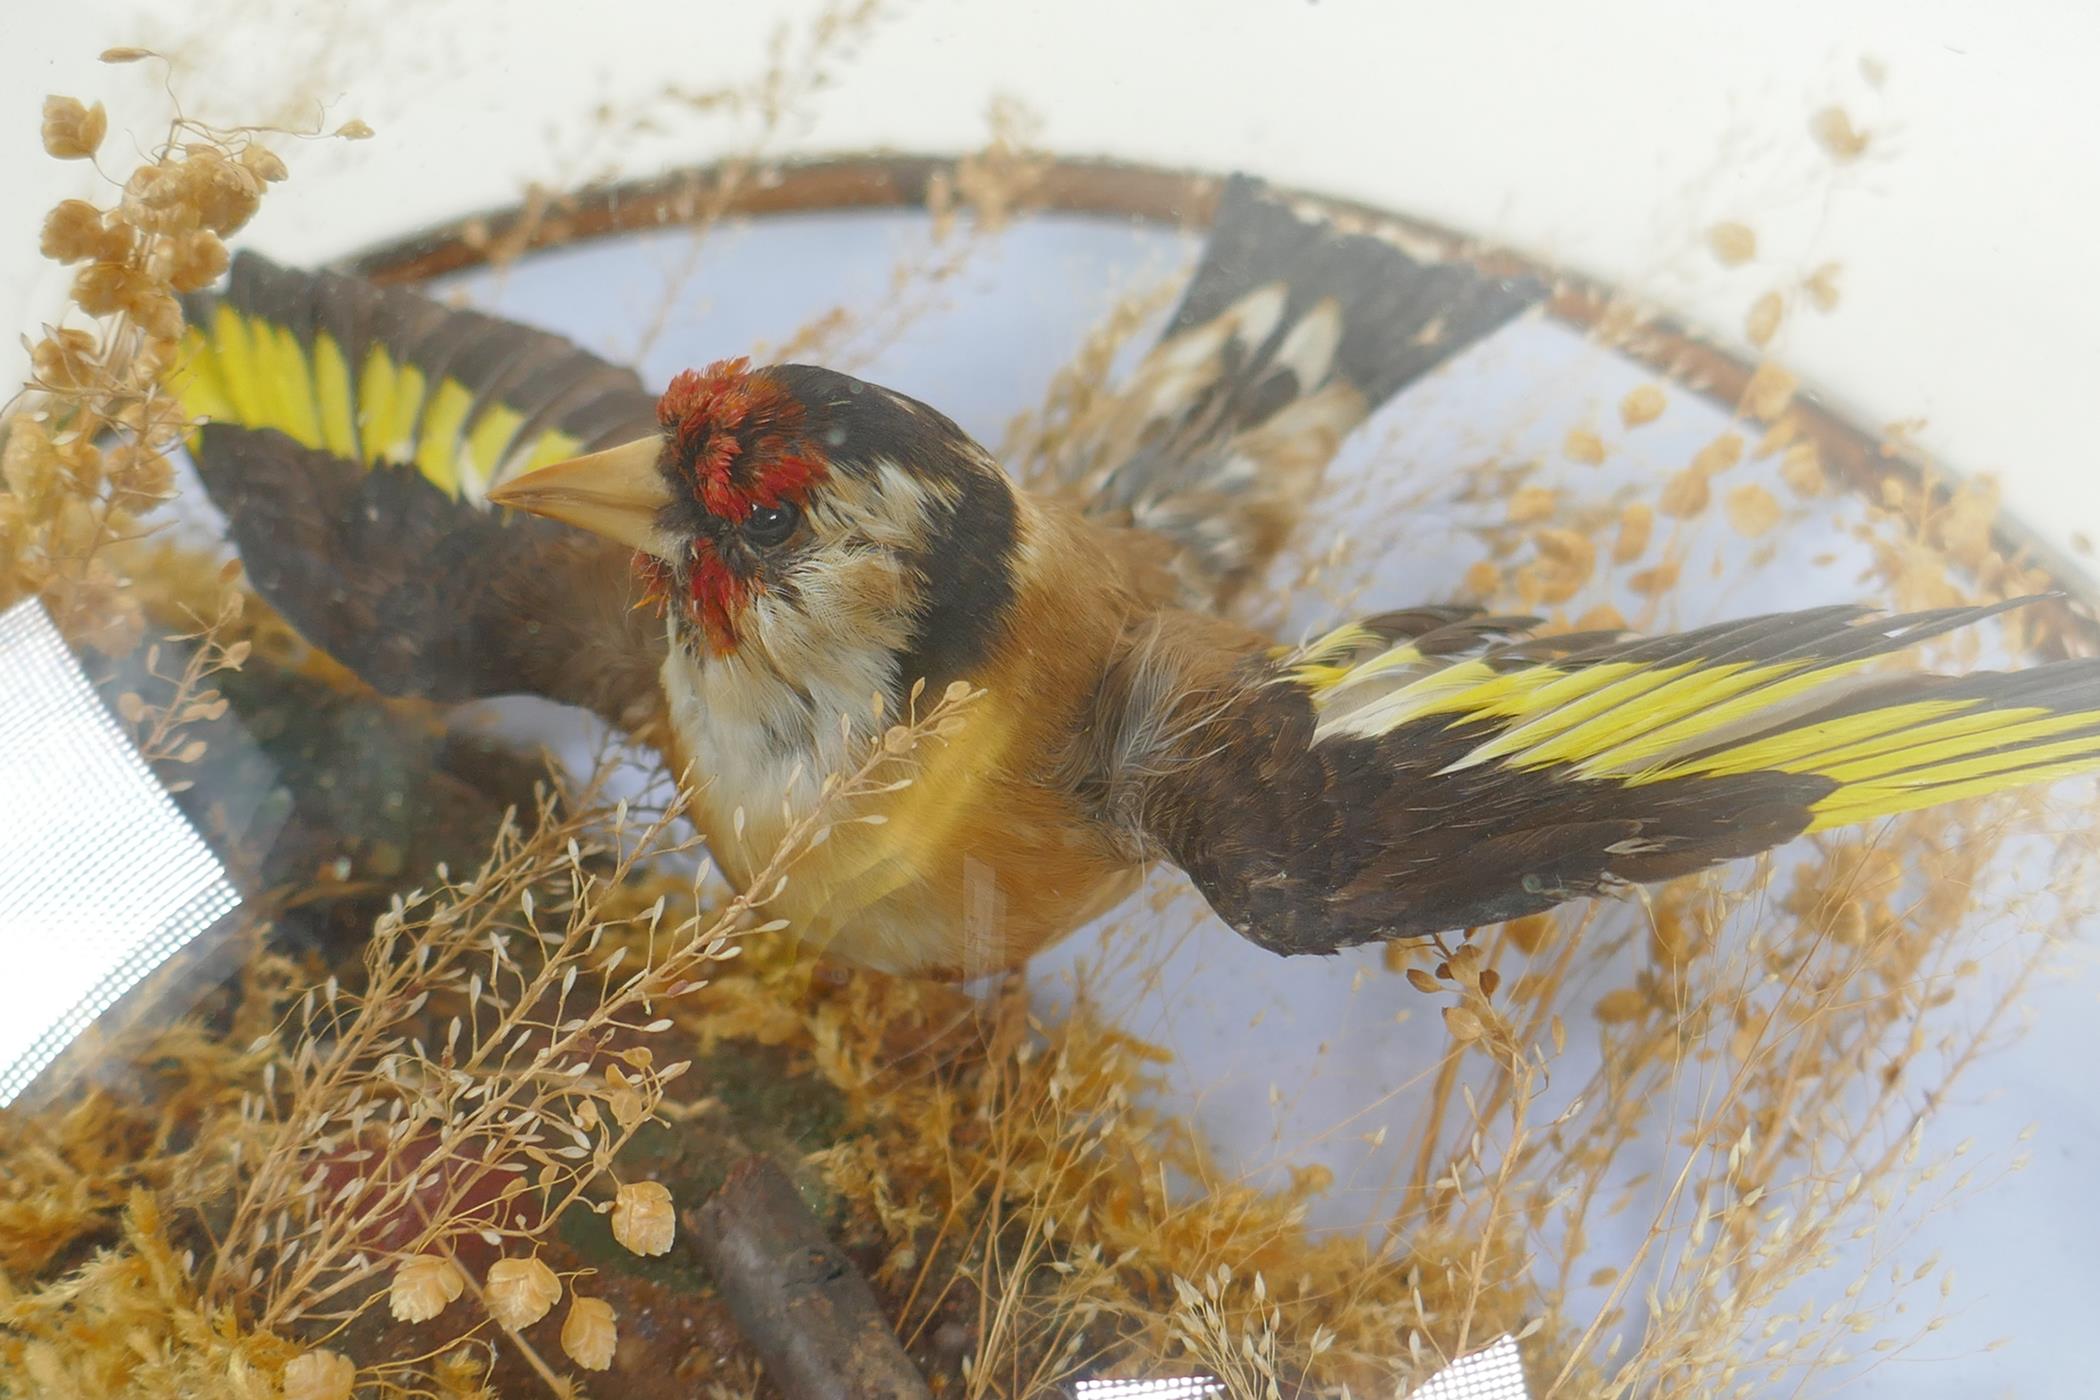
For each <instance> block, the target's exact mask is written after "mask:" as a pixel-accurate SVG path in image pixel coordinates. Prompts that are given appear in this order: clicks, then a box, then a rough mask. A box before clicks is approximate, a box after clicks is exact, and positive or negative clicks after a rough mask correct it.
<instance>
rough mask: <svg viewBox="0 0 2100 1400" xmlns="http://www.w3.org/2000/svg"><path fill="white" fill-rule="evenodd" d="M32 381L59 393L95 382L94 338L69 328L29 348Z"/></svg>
mask: <svg viewBox="0 0 2100 1400" xmlns="http://www.w3.org/2000/svg"><path fill="white" fill-rule="evenodd" d="M29 365H30V368H31V370H32V371H34V372H35V374H36V380H37V382H38V383H39V384H41V385H43V386H44V387H45V388H47V389H51V390H54V391H56V392H58V393H61V394H66V393H78V392H79V391H81V390H83V389H86V388H88V387H89V386H90V385H92V384H93V383H94V381H95V377H96V371H97V369H98V368H99V366H98V365H97V364H96V361H95V337H93V336H91V335H89V334H88V333H87V332H86V331H83V330H75V329H72V328H70V327H68V328H65V329H61V330H55V331H53V332H52V333H51V334H50V335H49V336H47V337H45V338H44V339H43V340H40V341H38V342H37V343H36V344H35V345H34V346H33V347H31V349H30V351H29Z"/></svg>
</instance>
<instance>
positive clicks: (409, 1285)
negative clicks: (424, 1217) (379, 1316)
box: [387, 1254, 467, 1322]
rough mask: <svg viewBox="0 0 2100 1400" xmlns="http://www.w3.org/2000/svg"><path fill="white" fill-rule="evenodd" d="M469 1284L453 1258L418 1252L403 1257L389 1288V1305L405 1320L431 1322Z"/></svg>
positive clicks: (400, 1318)
mask: <svg viewBox="0 0 2100 1400" xmlns="http://www.w3.org/2000/svg"><path fill="white" fill-rule="evenodd" d="M466 1286H467V1281H466V1279H465V1278H463V1277H462V1276H461V1275H460V1272H459V1266H458V1265H457V1264H454V1263H453V1262H452V1261H451V1260H450V1259H441V1258H439V1257H437V1256H436V1255H432V1254H417V1255H412V1256H411V1257H409V1258H407V1259H404V1260H402V1261H401V1263H400V1265H399V1266H398V1267H396V1268H395V1270H394V1281H393V1283H392V1285H390V1286H389V1287H388V1289H387V1308H388V1310H389V1311H391V1312H392V1313H393V1314H394V1317H395V1318H396V1320H398V1321H401V1322H428V1321H429V1320H430V1319H431V1318H433V1317H436V1316H437V1315H438V1314H439V1313H441V1312H443V1311H444V1310H445V1308H446V1305H447V1304H449V1303H451V1302H452V1300H453V1299H455V1298H457V1297H458V1296H459V1295H460V1293H461V1291H463V1290H464V1289H465V1288H466Z"/></svg>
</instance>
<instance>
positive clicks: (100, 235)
mask: <svg viewBox="0 0 2100 1400" xmlns="http://www.w3.org/2000/svg"><path fill="white" fill-rule="evenodd" d="M37 247H38V249H39V250H40V251H41V252H42V253H43V255H44V256H45V257H47V258H50V259H51V260H52V261H54V262H62V263H70V262H86V261H88V260H89V259H91V258H102V259H106V260H109V261H112V262H116V261H121V260H122V259H124V258H126V257H129V256H130V254H131V230H130V229H128V228H122V227H119V228H111V227H110V226H109V225H108V223H106V222H105V221H104V219H103V216H102V211H101V210H100V209H97V208H96V207H95V206H94V205H92V204H90V203H88V202H87V201H86V200H84V199H62V200H60V201H59V202H58V203H57V204H55V205H53V206H52V209H51V212H50V213H48V214H46V215H45V216H44V231H43V234H42V236H41V237H40V238H39V239H38V242H37Z"/></svg>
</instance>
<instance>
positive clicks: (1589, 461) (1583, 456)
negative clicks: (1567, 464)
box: [1560, 428, 1604, 467]
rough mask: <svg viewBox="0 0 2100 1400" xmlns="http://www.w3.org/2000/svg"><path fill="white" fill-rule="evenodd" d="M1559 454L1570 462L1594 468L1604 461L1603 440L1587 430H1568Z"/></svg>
mask: <svg viewBox="0 0 2100 1400" xmlns="http://www.w3.org/2000/svg"><path fill="white" fill-rule="evenodd" d="M1560 450H1561V454H1562V455H1563V456H1565V457H1566V458H1567V459H1568V460H1569V461H1571V462H1580V463H1582V465H1584V466H1585V467H1594V466H1597V465H1599V464H1600V463H1602V462H1603V461H1604V439H1603V438H1600V437H1598V436H1597V435H1596V434H1595V433H1593V432H1591V431H1590V430H1589V429H1588V428H1570V429H1568V435H1567V437H1566V438H1565V439H1564V440H1563V441H1562V442H1561V445H1560Z"/></svg>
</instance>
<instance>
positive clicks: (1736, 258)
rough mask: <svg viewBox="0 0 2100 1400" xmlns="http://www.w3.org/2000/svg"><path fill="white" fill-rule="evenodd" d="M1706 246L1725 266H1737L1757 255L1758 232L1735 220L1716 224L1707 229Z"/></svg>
mask: <svg viewBox="0 0 2100 1400" xmlns="http://www.w3.org/2000/svg"><path fill="white" fill-rule="evenodd" d="M1706 246H1707V247H1709V248H1711V249H1713V253H1714V256H1715V257H1716V258H1718V259H1720V261H1721V265H1722V266H1723V267H1735V266H1738V265H1740V264H1742V263H1746V262H1748V261H1750V259H1752V258H1754V257H1756V256H1757V232H1756V230H1754V229H1752V228H1751V227H1750V226H1749V225H1748V224H1739V223H1735V222H1733V221H1731V222H1728V223H1725V224H1715V225H1714V226H1713V227H1712V228H1710V229H1708V230H1707V231H1706Z"/></svg>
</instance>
